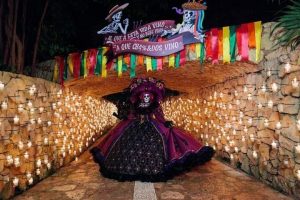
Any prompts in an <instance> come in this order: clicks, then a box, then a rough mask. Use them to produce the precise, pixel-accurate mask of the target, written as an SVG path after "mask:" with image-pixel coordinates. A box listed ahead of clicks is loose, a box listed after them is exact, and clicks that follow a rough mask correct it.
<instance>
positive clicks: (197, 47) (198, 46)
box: [195, 43, 201, 59]
mask: <svg viewBox="0 0 300 200" xmlns="http://www.w3.org/2000/svg"><path fill="white" fill-rule="evenodd" d="M195 48H196V56H197V59H199V58H200V54H201V47H200V43H197V44H196V47H195Z"/></svg>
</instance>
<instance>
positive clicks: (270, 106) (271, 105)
mask: <svg viewBox="0 0 300 200" xmlns="http://www.w3.org/2000/svg"><path fill="white" fill-rule="evenodd" d="M273 104H274V103H273V101H272V100H269V101H268V107H269V108H273Z"/></svg>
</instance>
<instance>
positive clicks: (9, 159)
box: [6, 155, 14, 165]
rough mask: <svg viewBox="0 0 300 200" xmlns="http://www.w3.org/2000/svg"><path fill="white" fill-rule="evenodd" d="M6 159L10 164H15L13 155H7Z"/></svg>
mask: <svg viewBox="0 0 300 200" xmlns="http://www.w3.org/2000/svg"><path fill="white" fill-rule="evenodd" d="M6 161H7V164H8V165H11V164H13V162H14V160H13V157H12V156H11V155H7V156H6Z"/></svg>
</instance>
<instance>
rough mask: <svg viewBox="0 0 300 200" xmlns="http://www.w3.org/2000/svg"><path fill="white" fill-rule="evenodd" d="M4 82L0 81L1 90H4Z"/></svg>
mask: <svg viewBox="0 0 300 200" xmlns="http://www.w3.org/2000/svg"><path fill="white" fill-rule="evenodd" d="M4 86H5V85H4V83H2V81H0V91H3V90H4Z"/></svg>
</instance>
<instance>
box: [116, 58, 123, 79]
mask: <svg viewBox="0 0 300 200" xmlns="http://www.w3.org/2000/svg"><path fill="white" fill-rule="evenodd" d="M122 69H123V56H118V58H117V72H118V77H121V76H122Z"/></svg>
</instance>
